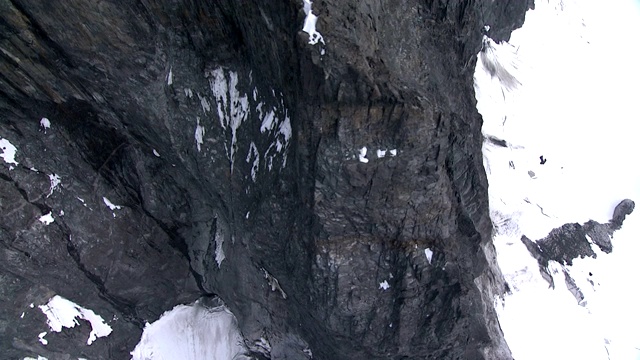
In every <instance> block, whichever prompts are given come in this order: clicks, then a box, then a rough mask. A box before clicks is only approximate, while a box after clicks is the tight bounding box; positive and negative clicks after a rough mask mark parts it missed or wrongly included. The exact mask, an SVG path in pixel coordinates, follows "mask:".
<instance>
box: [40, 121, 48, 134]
mask: <svg viewBox="0 0 640 360" xmlns="http://www.w3.org/2000/svg"><path fill="white" fill-rule="evenodd" d="M40 127H41V128H42V130H44V133H45V134H46V133H47V129H50V128H51V121H49V119H47V118H46V117H43V118H42V119H40Z"/></svg>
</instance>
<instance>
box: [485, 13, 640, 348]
mask: <svg viewBox="0 0 640 360" xmlns="http://www.w3.org/2000/svg"><path fill="white" fill-rule="evenodd" d="M613 4H615V5H613ZM639 20H640V4H638V3H637V2H633V1H615V2H607V3H603V2H597V1H536V8H535V10H529V11H528V13H527V15H526V20H525V23H524V25H523V27H522V28H521V29H518V30H515V31H514V32H513V34H512V37H511V40H510V41H509V43H501V44H495V43H492V42H491V40H486V41H487V43H488V44H487V46H489V47H490V50H491V51H490V52H489V55H488V56H487V55H484V59H483V58H481V56H479V61H478V65H477V68H476V73H475V88H476V98H477V100H478V104H477V107H478V110H479V112H480V113H481V114H482V116H483V119H484V125H483V133H484V136H485V139H486V140H485V144H484V146H483V156H484V163H485V169H486V172H487V176H488V180H489V198H490V210H491V217H492V221H493V222H494V226H495V234H494V244H495V246H496V250H497V254H498V264H499V265H500V268H501V270H502V272H503V274H504V275H505V278H506V280H507V282H508V284H509V287H510V289H511V293H510V294H507V295H506V296H505V297H504V298H499V299H496V310H497V312H498V316H499V321H500V325H501V327H502V330H503V331H504V334H505V339H506V340H507V344H508V345H509V347H510V348H511V351H512V354H513V356H514V358H515V359H518V360H523V359H524V360H526V359H569V358H572V359H640V336H639V335H638V332H637V330H636V329H637V324H638V323H639V322H640V311H639V310H638V307H637V306H636V302H637V301H636V296H637V293H638V286H637V285H636V282H634V281H633V280H628V279H634V278H635V277H637V276H638V275H640V264H638V262H637V261H636V259H635V258H636V254H638V252H639V250H640V243H638V241H637V237H638V236H637V235H638V234H639V233H640V219H639V218H638V217H639V216H638V215H637V214H632V215H631V216H630V217H628V219H627V221H626V222H625V224H624V226H622V229H621V230H620V231H618V232H616V233H615V235H614V236H613V239H612V243H613V245H614V249H613V252H612V253H611V254H605V253H603V252H601V251H599V249H597V248H595V247H593V246H592V248H594V251H595V253H596V258H591V257H585V258H578V259H575V260H574V261H573V264H572V265H561V264H558V263H555V264H553V267H552V266H551V264H550V268H552V271H551V275H552V277H553V278H554V279H555V278H556V277H560V278H559V279H558V280H556V281H554V283H555V284H556V286H555V289H554V288H551V287H549V284H548V283H547V282H546V281H545V280H544V279H543V278H542V276H541V275H540V273H539V271H538V264H537V263H536V260H535V259H533V258H532V257H531V255H530V254H529V253H528V252H527V250H526V248H525V246H524V245H523V244H522V242H521V241H520V237H521V236H523V235H525V236H527V237H528V238H531V239H541V238H543V237H545V236H546V235H547V234H548V233H549V232H550V231H551V230H552V229H554V228H557V227H559V226H561V225H563V224H565V223H583V222H585V221H588V220H591V219H593V220H596V221H599V222H606V221H608V220H609V219H610V218H611V216H612V212H613V209H614V207H615V206H616V204H617V203H618V202H620V201H621V200H622V199H624V198H631V199H634V200H636V201H637V200H638V199H640V171H639V170H638V168H637V166H635V165H633V160H631V159H632V158H633V155H634V154H637V153H638V150H637V140H636V139H635V137H636V134H637V131H636V130H635V129H636V126H637V125H636V122H637V116H635V118H634V114H637V108H636V105H635V104H636V102H637V99H634V96H635V95H634V94H637V92H636V91H632V90H631V89H635V88H637V84H638V83H639V82H640V70H639V69H638V67H637V65H636V64H635V62H636V59H638V57H639V56H640V46H639V45H638V41H637V39H636V35H637V34H640V25H638V24H640V21H639ZM488 25H491V24H488ZM481 55H482V53H481ZM489 57H490V58H489ZM494 62H497V63H498V64H499V65H500V66H501V67H502V70H504V71H506V73H507V74H508V76H505V75H504V72H502V74H503V76H497V75H496V73H497V74H498V75H499V74H500V72H497V71H496V70H495V69H494V68H493V67H492V64H493V63H494ZM510 76H513V78H515V79H517V82H518V83H519V84H517V85H516V86H511V85H512V83H513V82H509V80H510V79H511V78H510ZM505 79H506V80H505ZM588 240H589V241H590V239H588ZM562 271H567V273H569V274H570V276H571V277H572V278H573V279H575V283H576V284H575V285H576V286H577V287H578V288H579V289H580V290H581V291H582V293H583V295H584V300H583V302H581V303H578V302H577V301H576V299H575V298H574V296H573V295H572V294H571V293H570V291H568V290H570V289H568V288H567V286H565V281H564V280H563V279H562Z"/></svg>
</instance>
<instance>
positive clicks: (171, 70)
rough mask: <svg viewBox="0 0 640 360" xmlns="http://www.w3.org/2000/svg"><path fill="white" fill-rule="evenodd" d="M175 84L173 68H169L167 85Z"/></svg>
mask: <svg viewBox="0 0 640 360" xmlns="http://www.w3.org/2000/svg"><path fill="white" fill-rule="evenodd" d="M171 84H173V68H172V67H171V68H169V75H167V85H171Z"/></svg>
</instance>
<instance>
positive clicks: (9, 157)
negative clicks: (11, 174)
mask: <svg viewBox="0 0 640 360" xmlns="http://www.w3.org/2000/svg"><path fill="white" fill-rule="evenodd" d="M0 149H1V150H2V154H0V157H1V158H2V159H3V160H4V162H5V163H7V164H13V165H18V162H16V151H17V149H16V147H15V146H13V144H12V143H10V142H9V140H7V139H5V138H0ZM9 169H13V166H9Z"/></svg>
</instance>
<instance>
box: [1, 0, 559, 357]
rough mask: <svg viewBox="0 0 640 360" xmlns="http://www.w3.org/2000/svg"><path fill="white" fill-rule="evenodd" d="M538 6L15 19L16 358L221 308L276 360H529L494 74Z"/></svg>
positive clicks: (4, 57) (338, 4)
mask: <svg viewBox="0 0 640 360" xmlns="http://www.w3.org/2000/svg"><path fill="white" fill-rule="evenodd" d="M531 5H532V4H531V2H530V1H528V0H513V1H507V2H497V1H496V2H487V1H468V0H464V1H463V0H453V1H440V0H436V1H417V0H406V1H388V0H381V1H370V2H363V1H353V0H348V1H345V0H342V1H334V0H324V1H321V0H317V1H315V2H313V3H311V2H308V1H257V0H247V1H229V0H220V1H201V0H190V1H186V0H184V1H183V0H141V1H136V2H120V3H115V2H111V1H94V0H71V1H66V2H53V1H52V2H49V1H34V0H11V1H4V2H2V3H1V5H0V6H1V8H2V12H1V13H0V18H1V19H2V20H1V21H0V26H1V28H2V30H1V31H0V34H2V36H1V40H0V54H1V55H0V69H1V70H0V74H1V77H0V93H1V95H0V109H1V113H2V116H1V117H0V119H1V121H0V148H1V149H2V153H1V155H0V156H2V160H3V161H0V187H1V191H0V212H1V213H2V216H1V217H0V243H1V246H2V250H1V251H0V254H1V258H0V259H1V261H0V304H1V305H0V344H2V353H3V356H4V357H6V358H12V359H14V358H25V357H32V358H36V357H38V356H41V357H45V358H48V359H69V358H74V359H75V358H87V359H127V358H130V357H131V355H130V353H131V352H132V351H133V350H134V348H135V346H136V344H138V342H139V341H140V339H141V335H142V331H143V328H144V327H145V324H146V323H151V322H154V321H156V320H157V319H158V318H159V317H160V315H161V314H163V313H164V312H165V311H167V310H170V309H173V308H174V307H175V306H176V305H181V304H192V303H194V301H196V300H198V299H201V298H202V300H200V302H198V303H197V304H205V303H206V304H209V305H198V306H203V307H204V310H205V311H208V310H207V309H212V308H215V309H221V308H220V306H222V305H221V304H222V303H224V304H225V306H226V308H228V309H229V311H230V312H231V313H233V315H234V316H235V319H231V320H229V318H227V317H224V316H222V318H224V319H225V320H224V321H229V323H230V324H231V323H235V322H237V325H238V329H239V330H240V332H241V334H242V336H243V338H244V342H245V345H246V346H247V347H248V349H249V350H248V351H249V353H248V354H247V355H248V356H253V357H256V358H264V357H265V356H267V355H265V353H266V354H268V356H269V357H271V358H272V359H285V358H286V359H306V358H309V357H310V356H311V354H313V355H312V356H313V358H315V359H388V358H420V359H424V358H434V359H456V358H461V359H508V358H510V357H511V355H510V351H509V348H508V346H507V344H506V343H505V340H504V337H503V334H502V331H501V330H500V326H499V325H498V318H497V315H496V311H495V309H494V299H495V297H496V296H501V295H502V294H503V293H504V292H505V291H506V290H507V286H506V283H505V280H504V278H503V277H502V275H501V273H500V270H499V269H498V267H497V264H496V254H495V249H494V247H493V245H492V221H491V218H490V212H489V196H488V190H487V186H488V184H487V178H486V175H485V170H484V167H483V157H482V146H483V134H482V118H481V116H480V115H479V113H478V111H477V110H476V99H475V93H474V85H473V84H474V82H473V78H474V69H475V63H476V55H477V54H478V52H479V51H480V50H481V48H482V46H483V36H484V35H485V34H486V35H488V36H489V37H490V38H492V39H493V40H494V41H496V42H499V41H503V40H507V39H508V38H509V36H510V33H511V31H512V30H513V29H515V28H517V27H519V26H520V25H521V24H522V23H523V21H524V16H525V12H526V10H527V9H528V8H529V7H530V6H531ZM486 25H490V28H489V29H487V28H485V26H486ZM303 30H304V31H303ZM550 161H551V160H550ZM211 304H214V305H211ZM194 306H195V305H194ZM177 309H183V308H182V307H179V308H177ZM196 310H198V309H196ZM200 310H202V309H200ZM225 311H226V310H225ZM181 313H182V312H181ZM45 314H50V317H49V318H48V317H47V316H46V315H45ZM56 314H57V315H56ZM61 314H64V315H61ZM182 314H183V315H184V316H189V313H188V311H187V310H185V311H184V313H182ZM225 314H226V312H225ZM211 316H213V315H211ZM216 316H217V315H216ZM225 316H226V315H225ZM52 319H53V320H52ZM73 319H76V320H75V321H76V322H77V326H75V327H73V328H68V327H65V325H64V324H67V325H69V326H70V325H74V324H76V323H74V320H73ZM47 321H48V322H47ZM203 321H204V320H203ZM90 324H91V326H90ZM57 329H59V330H60V332H56V330H57ZM43 333H46V334H43ZM89 340H91V341H89ZM88 342H90V344H88ZM266 344H268V346H267V345H266ZM266 348H268V350H265V349H266Z"/></svg>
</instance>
